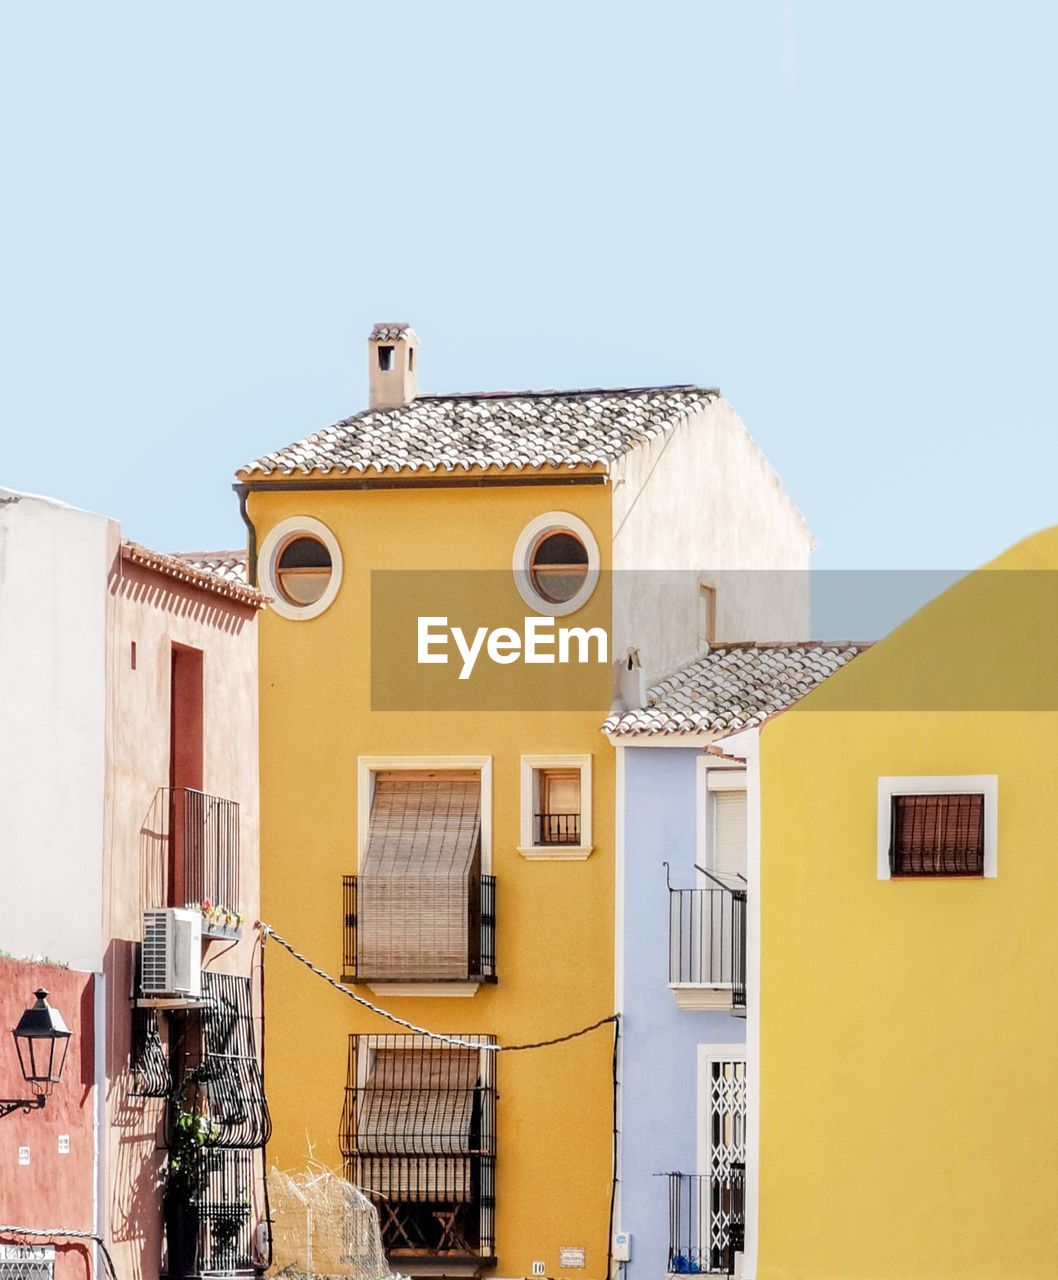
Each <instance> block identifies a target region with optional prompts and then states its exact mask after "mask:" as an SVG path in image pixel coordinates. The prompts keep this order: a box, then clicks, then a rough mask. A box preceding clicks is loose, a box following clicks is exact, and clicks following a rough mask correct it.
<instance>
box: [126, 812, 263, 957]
mask: <svg viewBox="0 0 1058 1280" xmlns="http://www.w3.org/2000/svg"><path fill="white" fill-rule="evenodd" d="M140 834H141V847H142V863H143V867H142V874H143V890H142V894H141V897H142V900H143V902H142V905H143V906H144V908H159V907H184V906H192V905H194V906H197V907H199V908H200V909H201V910H202V936H203V937H204V938H238V937H241V935H242V930H241V926H240V921H239V906H240V903H239V805H238V803H237V802H236V801H234V800H225V799H223V798H222V797H221V796H212V795H208V794H207V793H206V792H204V791H195V790H192V789H191V788H190V787H161V788H159V790H158V792H157V794H156V795H155V799H154V803H153V804H152V805H151V810H150V813H149V814H148V815H147V819H146V821H145V822H144V824H143V828H142V830H141V833H140ZM207 904H208V905H207Z"/></svg>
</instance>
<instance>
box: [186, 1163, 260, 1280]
mask: <svg viewBox="0 0 1058 1280" xmlns="http://www.w3.org/2000/svg"><path fill="white" fill-rule="evenodd" d="M201 1159H202V1162H203V1178H202V1185H201V1190H200V1191H199V1195H198V1215H199V1240H198V1265H199V1272H200V1274H202V1275H216V1274H219V1275H225V1276H230V1275H238V1274H240V1273H242V1274H246V1275H252V1274H253V1272H254V1257H253V1252H254V1250H253V1228H254V1222H255V1219H256V1214H255V1213H254V1181H255V1179H254V1152H252V1151H249V1150H240V1149H225V1148H223V1147H215V1148H213V1149H211V1150H208V1151H205V1152H203V1154H202V1157H201Z"/></svg>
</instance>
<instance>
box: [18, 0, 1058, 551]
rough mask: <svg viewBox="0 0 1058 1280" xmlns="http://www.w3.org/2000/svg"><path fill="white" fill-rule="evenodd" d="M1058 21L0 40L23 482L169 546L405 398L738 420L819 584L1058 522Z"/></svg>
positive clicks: (242, 15) (540, 25)
mask: <svg viewBox="0 0 1058 1280" xmlns="http://www.w3.org/2000/svg"><path fill="white" fill-rule="evenodd" d="M1056 64H1058V5H1056V4H1055V3H1053V0H1041V2H1040V3H1032V2H1031V0H1014V2H1011V0H1007V2H1006V3H998V2H996V3H990V4H983V3H974V2H973V0H913V2H908V0H900V2H897V3H893V2H892V0H890V2H889V3H886V4H880V3H875V4H867V3H849V0H759V2H756V0H754V2H753V3H750V2H748V0H724V2H722V3H721V2H720V0H697V2H696V3H687V4H681V3H665V2H663V0H653V2H652V3H649V4H648V3H646V2H645V0H637V2H636V3H632V4H626V3H618V2H617V0H606V2H605V3H602V2H599V3H587V2H583V0H582V2H579V3H573V2H571V0H566V2H565V3H561V4H551V3H543V2H541V0H533V3H531V4H525V5H513V4H503V3H495V2H492V3H486V4H476V3H475V4H470V3H464V2H462V0H441V2H436V3H419V2H417V0H405V2H404V3H401V4H399V5H398V4H395V3H391V2H387V3H382V2H381V0H380V2H379V3H374V4H372V3H366V2H364V0H355V2H354V0H341V2H340V3H337V2H326V0H312V2H311V3H307V4H295V3H290V2H288V3H284V4H275V3H267V2H262V0H253V2H252V3H249V2H238V0H224V2H223V3H216V0H211V2H210V3H205V2H202V0H198V2H185V3H182V4H179V5H160V4H144V3H143V2H142V0H135V2H130V3H124V4H118V3H110V2H109V0H92V2H91V3H72V2H67V3H60V2H53V3H49V4H33V3H29V4H26V3H21V4H20V3H15V2H14V0H8V2H7V3H5V4H3V5H2V7H0V137H2V151H0V174H2V182H3V184H4V188H5V191H4V195H3V198H2V200H0V232H2V234H0V246H2V247H0V254H2V266H0V299H2V301H0V313H2V319H0V324H2V332H0V438H2V441H3V454H2V459H0V483H2V484H6V485H9V486H13V487H15V488H22V489H29V490H33V491H38V492H45V493H50V494H53V495H55V496H58V497H61V498H63V499H65V500H67V501H69V502H72V503H75V504H77V505H79V506H84V507H88V508H91V509H94V510H98V511H104V512H106V513H108V514H111V515H114V516H118V517H120V518H121V520H122V521H123V524H124V527H125V530H126V532H127V533H128V534H129V535H130V536H133V537H136V538H138V539H140V540H142V541H145V542H148V543H150V544H152V545H154V546H157V547H159V548H162V549H190V548H197V547H204V546H206V547H214V546H220V545H229V544H236V545H238V544H239V543H240V542H241V540H242V526H241V524H240V523H239V521H238V518H237V512H236V506H235V500H234V497H233V495H232V494H231V492H230V489H229V484H230V482H231V479H232V472H233V471H234V469H235V467H236V466H237V464H239V463H240V462H242V461H245V460H247V459H249V458H251V457H254V456H256V455H257V454H259V453H261V452H264V451H265V450H267V449H270V448H273V447H276V446H278V445H281V444H284V443H287V442H289V441H290V440H293V439H296V438H298V437H299V436H301V435H304V434H306V433H308V432H309V431H311V430H314V429H316V428H318V427H320V426H323V425H326V424H327V423H329V422H331V421H334V420H335V419H337V418H339V417H342V416H345V415H347V414H349V413H351V412H354V411H356V410H357V409H359V408H361V407H362V406H363V403H364V398H365V382H366V376H365V368H366V358H365V351H364V339H365V337H366V334H367V332H368V330H369V328H370V326H371V324H372V322H373V321H375V320H388V319H396V320H409V321H410V322H411V323H412V324H414V325H415V327H416V330H417V331H418V333H419V335H420V338H421V340H422V352H421V374H420V386H421V387H423V389H425V390H434V391H451V390H477V389H484V388H488V389H493V388H503V387H506V388H522V387H539V386H566V387H569V386H585V385H619V384H641V383H652V382H684V381H693V382H698V383H701V384H704V385H707V386H714V385H717V386H719V387H720V388H721V389H722V390H723V391H724V392H725V393H726V395H727V396H728V398H729V399H730V400H731V401H732V403H733V404H734V405H735V407H736V408H737V410H738V411H739V412H740V414H741V415H742V417H743V419H744V421H745V423H746V425H747V427H748V428H749V430H750V431H751V433H752V434H753V435H754V436H755V437H756V439H757V440H758V441H759V442H760V444H761V445H762V447H763V448H764V450H765V452H766V453H767V455H768V457H769V459H770V460H771V462H772V463H773V465H774V466H775V467H776V469H777V470H778V471H779V473H780V475H781V476H782V478H783V480H784V481H785V483H786V485H787V487H788V489H789V490H790V492H791V493H792V494H793V496H794V498H795V500H796V501H797V502H798V504H799V505H800V506H801V508H802V509H803V510H804V512H805V513H806V515H807V516H808V518H809V521H810V523H811V525H812V527H813V529H814V530H815V532H816V535H817V537H818V538H819V540H820V542H821V548H820V551H819V553H818V559H817V564H818V565H820V566H821V567H828V568H832V567H852V568H860V567H866V568H876V567H901V568H903V567H924V566H932V567H945V568H959V567H964V566H969V565H972V564H974V563H977V562H979V561H981V560H982V559H984V558H986V557H988V556H989V555H991V554H992V553H993V552H995V551H998V550H999V549H1000V548H1002V547H1003V546H1005V545H1006V544H1007V543H1009V542H1011V541H1013V540H1015V539H1016V538H1018V537H1020V536H1022V535H1023V534H1026V533H1029V532H1031V531H1033V530H1035V529H1037V528H1040V527H1042V526H1044V525H1047V524H1052V523H1055V522H1058V360H1056V356H1058V250H1056V234H1058V123H1056V122H1058V81H1056V77H1055V74H1054V68H1055V66H1056Z"/></svg>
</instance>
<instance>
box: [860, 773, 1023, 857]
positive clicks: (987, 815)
mask: <svg viewBox="0 0 1058 1280" xmlns="http://www.w3.org/2000/svg"><path fill="white" fill-rule="evenodd" d="M944 794H951V795H966V794H970V795H983V796H984V828H985V832H984V834H985V857H984V878H985V879H986V880H994V879H995V878H996V876H997V875H998V874H999V775H998V774H995V773H957V774H951V775H950V776H947V777H944V776H942V775H939V774H938V775H933V774H921V775H912V776H910V777H901V778H897V777H894V778H879V779H878V850H877V853H878V879H879V880H889V879H891V878H892V877H891V875H890V871H889V837H890V830H891V823H892V809H893V796H932V795H944ZM937 878H938V879H944V877H943V876H939V877H937Z"/></svg>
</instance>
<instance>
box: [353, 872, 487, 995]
mask: <svg viewBox="0 0 1058 1280" xmlns="http://www.w3.org/2000/svg"><path fill="white" fill-rule="evenodd" d="M342 912H343V925H344V928H343V938H344V945H343V955H342V980H343V981H344V982H495V980H496V877H495V876H412V875H389V876H344V877H343V878H342Z"/></svg>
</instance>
